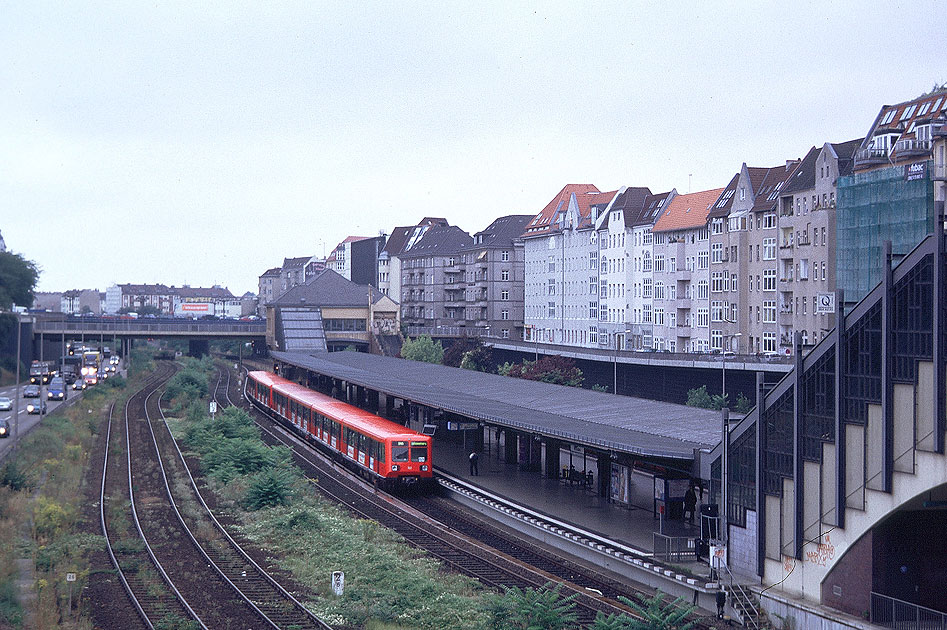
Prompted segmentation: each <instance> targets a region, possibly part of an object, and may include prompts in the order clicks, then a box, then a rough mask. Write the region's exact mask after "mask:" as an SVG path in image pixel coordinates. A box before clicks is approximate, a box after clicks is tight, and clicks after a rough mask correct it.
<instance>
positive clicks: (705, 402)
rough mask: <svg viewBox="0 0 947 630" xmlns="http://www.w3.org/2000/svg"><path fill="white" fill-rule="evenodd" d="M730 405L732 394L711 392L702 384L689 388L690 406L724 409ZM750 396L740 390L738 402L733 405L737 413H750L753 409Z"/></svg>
mask: <svg viewBox="0 0 947 630" xmlns="http://www.w3.org/2000/svg"><path fill="white" fill-rule="evenodd" d="M729 405H730V395H729V394H727V395H725V396H722V395H720V394H710V393H708V392H707V386H706V385H701V386H700V387H695V388H694V389H689V390H687V406H688V407H700V408H702V409H718V410H719V409H723V408H724V407H729ZM752 408H753V407H752V405H751V404H750V400H749V398H747V397H746V396H744V395H743V392H740V395H739V396H737V403H736V405H734V406H733V407H731V410H732V411H735V412H736V413H749V412H750V409H752Z"/></svg>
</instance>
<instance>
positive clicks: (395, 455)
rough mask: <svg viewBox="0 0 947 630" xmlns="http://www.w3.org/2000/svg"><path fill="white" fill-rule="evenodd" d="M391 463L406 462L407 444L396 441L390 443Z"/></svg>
mask: <svg viewBox="0 0 947 630" xmlns="http://www.w3.org/2000/svg"><path fill="white" fill-rule="evenodd" d="M391 461H393V462H406V461H408V443H407V442H404V441H400V440H399V441H396V442H392V443H391Z"/></svg>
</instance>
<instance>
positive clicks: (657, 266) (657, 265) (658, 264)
mask: <svg viewBox="0 0 947 630" xmlns="http://www.w3.org/2000/svg"><path fill="white" fill-rule="evenodd" d="M654 271H655V272H664V254H656V255H655V256H654Z"/></svg>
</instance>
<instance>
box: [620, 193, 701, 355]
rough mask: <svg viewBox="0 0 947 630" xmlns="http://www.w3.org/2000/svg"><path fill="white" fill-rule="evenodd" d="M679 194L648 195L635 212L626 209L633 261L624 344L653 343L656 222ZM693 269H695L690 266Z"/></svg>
mask: <svg viewBox="0 0 947 630" xmlns="http://www.w3.org/2000/svg"><path fill="white" fill-rule="evenodd" d="M676 195H677V190H676V189H675V190H671V191H670V192H666V193H661V194H658V195H648V197H646V198H645V201H644V203H643V204H642V207H641V208H640V210H639V211H638V213H637V214H635V213H630V212H629V213H626V214H625V217H624V222H625V225H626V229H627V230H628V231H629V235H628V238H629V239H630V241H629V242H630V243H631V244H630V246H629V248H628V257H629V261H630V265H631V270H630V275H629V278H628V280H627V284H628V287H629V288H630V289H631V293H630V295H629V298H628V313H629V317H628V325H627V326H626V328H625V330H624V331H616V332H622V333H623V334H624V335H625V336H626V337H627V342H626V343H625V347H626V348H628V349H632V350H644V349H652V348H653V347H654V329H653V324H654V318H653V317H652V314H653V308H654V234H653V233H652V229H653V228H654V222H655V221H657V220H658V217H659V216H661V211H662V210H664V208H665V206H667V204H668V203H670V202H671V200H672V199H674V197H675V196H676ZM691 271H693V269H691Z"/></svg>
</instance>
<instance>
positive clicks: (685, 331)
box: [677, 325, 691, 339]
mask: <svg viewBox="0 0 947 630" xmlns="http://www.w3.org/2000/svg"><path fill="white" fill-rule="evenodd" d="M677 336H678V338H684V339H690V336H691V327H690V326H686V325H684V326H678V327H677Z"/></svg>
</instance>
